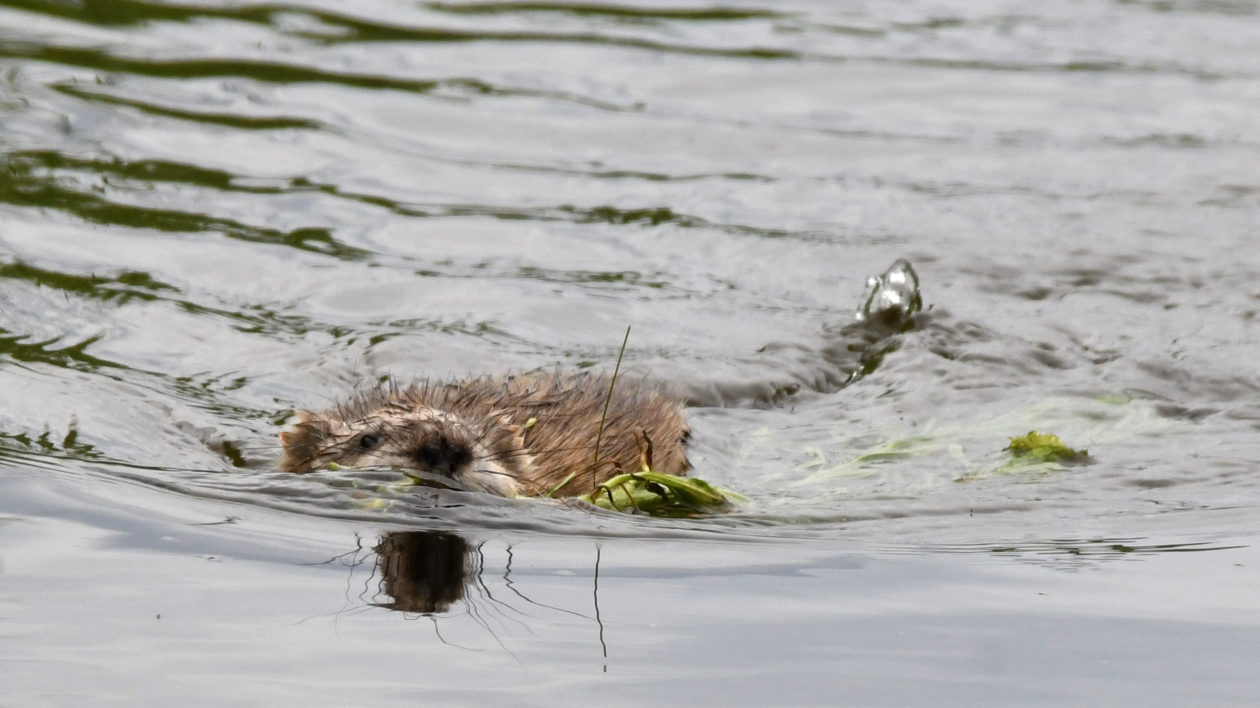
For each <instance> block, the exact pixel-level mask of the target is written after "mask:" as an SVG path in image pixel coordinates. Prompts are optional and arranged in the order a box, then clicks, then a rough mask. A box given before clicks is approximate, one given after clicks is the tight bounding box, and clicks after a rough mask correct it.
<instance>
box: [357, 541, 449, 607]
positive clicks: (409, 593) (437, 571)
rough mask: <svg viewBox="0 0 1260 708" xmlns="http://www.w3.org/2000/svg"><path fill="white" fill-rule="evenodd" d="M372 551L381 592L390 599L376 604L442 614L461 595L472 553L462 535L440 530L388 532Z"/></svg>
mask: <svg viewBox="0 0 1260 708" xmlns="http://www.w3.org/2000/svg"><path fill="white" fill-rule="evenodd" d="M373 550H374V551H376V554H377V567H378V568H379V569H380V573H381V585H380V589H381V592H383V593H384V594H385V595H388V596H389V598H390V601H389V602H378V603H375V604H376V605H377V606H378V607H386V608H389V609H391V610H401V611H403V612H425V613H429V612H438V613H441V612H446V611H447V610H449V609H450V606H451V604H452V603H454V602H456V601H458V600H462V599H463V598H464V588H465V587H466V586H467V585H468V583H469V569H470V567H471V553H470V552H469V548H468V542H467V541H465V540H464V539H463V537H461V536H458V535H456V534H453V533H443V532H440V531H403V532H397V533H388V534H385V535H384V536H382V537H381V541H380V543H378V544H376V547H375V548H374V549H373Z"/></svg>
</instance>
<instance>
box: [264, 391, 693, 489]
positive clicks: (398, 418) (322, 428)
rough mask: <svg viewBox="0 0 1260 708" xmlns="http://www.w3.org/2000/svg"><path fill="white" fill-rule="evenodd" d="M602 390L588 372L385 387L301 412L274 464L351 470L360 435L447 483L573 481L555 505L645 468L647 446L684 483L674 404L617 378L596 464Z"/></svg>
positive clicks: (547, 484) (681, 424)
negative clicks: (471, 470) (458, 474)
mask: <svg viewBox="0 0 1260 708" xmlns="http://www.w3.org/2000/svg"><path fill="white" fill-rule="evenodd" d="M608 390H609V379H608V377H606V376H602V375H597V374H586V373H581V374H574V375H564V374H559V373H553V374H537V373H536V374H522V375H517V376H509V377H501V378H495V377H484V378H474V379H467V380H463V381H454V382H445V383H432V382H424V383H417V384H412V385H410V386H406V387H398V386H396V385H392V384H391V385H387V386H384V387H382V388H379V389H375V390H372V391H368V392H364V393H360V394H358V395H355V396H354V397H352V398H351V399H349V400H348V401H346V402H344V403H341V404H339V405H337V406H334V407H333V408H331V409H330V410H327V411H324V412H322V413H311V412H308V411H300V412H299V415H298V421H297V422H296V423H295V424H294V425H293V427H292V428H291V429H290V430H289V431H286V432H284V433H282V434H281V436H280V437H281V443H282V445H283V447H284V458H283V459H282V460H281V463H280V466H281V468H282V469H284V470H286V471H289V472H309V471H311V470H313V469H315V468H318V467H325V466H327V465H328V463H329V462H336V463H338V464H342V465H345V466H347V467H354V466H356V464H355V463H356V461H358V460H359V458H360V455H361V454H367V453H363V452H362V451H361V449H360V445H361V443H362V442H363V437H364V436H365V435H371V436H374V437H373V438H372V439H371V440H369V442H374V443H375V447H376V450H375V451H374V452H376V453H378V454H382V453H388V454H390V455H391V456H392V457H391V459H402V460H404V462H403V463H402V464H403V465H405V466H408V467H413V468H415V469H417V470H420V471H422V472H428V473H437V474H438V475H442V474H449V473H450V472H451V470H452V469H453V468H455V467H456V466H457V465H462V464H464V462H465V461H471V464H472V465H473V466H474V467H476V468H478V469H479V470H480V471H482V472H485V470H486V469H489V468H494V469H495V470H496V471H495V472H493V474H495V475H505V476H510V477H511V479H512V481H513V482H514V483H515V486H516V488H517V493H519V494H521V495H526V496H537V495H540V494H547V493H548V492H550V491H552V490H553V489H555V488H557V487H558V486H560V485H561V484H562V483H564V481H565V479H566V478H567V477H569V476H570V475H573V477H572V479H570V481H569V482H567V483H564V484H563V486H561V487H560V488H559V489H557V490H556V494H555V495H556V496H572V495H577V494H584V493H587V492H590V491H591V490H592V489H593V488H594V487H595V485H596V484H598V483H600V482H603V481H605V480H606V479H608V478H609V477H611V476H613V475H615V474H618V473H620V472H636V471H638V470H639V469H641V467H642V461H641V455H642V453H643V452H644V451H645V450H646V449H647V448H648V446H649V444H650V450H651V463H652V469H653V471H656V472H661V473H665V474H673V475H685V474H686V472H687V470H688V469H689V468H690V467H691V465H690V463H689V462H688V461H687V457H686V444H687V439H688V438H689V437H690V430H689V429H688V427H687V424H686V421H685V420H684V418H683V414H682V405H681V403H680V402H679V401H678V400H677V399H676V398H675V397H673V396H670V395H669V394H667V393H665V392H664V391H662V390H661V389H660V388H657V387H655V386H652V385H649V384H646V383H644V382H641V381H633V380H626V379H624V378H619V379H618V380H617V382H616V386H614V387H613V392H612V398H611V400H610V402H609V405H608V414H607V417H606V418H605V419H604V423H603V434H602V437H600V443H599V460H598V463H596V461H595V447H596V437H597V436H599V431H600V419H601V416H602V415H603V412H604V402H605V399H606V398H607V396H608ZM426 411H427V412H426ZM531 419H532V420H533V421H534V422H533V423H532V424H531V423H530V421H531ZM473 450H480V451H481V452H480V454H479V455H474V454H472V451H473ZM499 469H501V470H502V471H501V472H500V471H497V470H499ZM490 491H495V490H490ZM501 493H502V492H501Z"/></svg>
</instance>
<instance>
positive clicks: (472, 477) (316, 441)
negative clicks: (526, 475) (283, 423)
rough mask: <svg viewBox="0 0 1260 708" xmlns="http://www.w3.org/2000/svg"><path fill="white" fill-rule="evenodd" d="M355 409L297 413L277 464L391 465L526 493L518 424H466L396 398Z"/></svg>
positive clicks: (295, 468) (300, 467) (303, 468)
mask: <svg viewBox="0 0 1260 708" xmlns="http://www.w3.org/2000/svg"><path fill="white" fill-rule="evenodd" d="M361 408H364V406H361V405H360V406H356V407H343V408H342V409H338V410H333V411H328V412H324V413H312V412H310V411H298V419H297V422H295V423H294V424H293V426H292V427H291V428H290V429H289V430H287V431H285V432H283V433H281V434H280V444H281V445H282V446H283V448H284V457H283V459H281V461H280V467H281V469H283V470H285V471H287V472H296V473H305V472H311V471H314V470H316V469H319V468H321V467H327V466H329V463H336V464H338V465H341V466H344V467H398V468H401V469H405V470H415V471H418V472H422V473H426V474H428V475H431V476H435V477H437V478H440V479H450V480H454V481H455V482H457V483H459V484H462V485H464V486H467V487H470V488H473V489H479V490H482V491H486V492H491V493H493V494H498V495H501V496H506V497H512V496H517V495H519V494H521V493H525V491H526V490H524V489H522V485H521V483H520V480H519V477H520V475H519V474H518V473H519V471H520V470H522V469H524V468H525V467H526V466H527V465H528V464H529V463H530V460H529V459H528V453H527V452H526V451H525V449H524V443H523V439H522V436H521V431H520V429H519V427H517V426H513V425H511V423H510V421H508V420H507V419H506V418H498V417H496V418H494V419H492V420H484V421H470V420H466V419H464V418H461V417H459V416H457V415H454V414H452V413H449V412H447V411H442V410H437V409H434V408H428V407H423V406H411V405H406V404H402V403H384V404H382V405H380V406H379V407H375V408H372V409H370V410H358V409H361Z"/></svg>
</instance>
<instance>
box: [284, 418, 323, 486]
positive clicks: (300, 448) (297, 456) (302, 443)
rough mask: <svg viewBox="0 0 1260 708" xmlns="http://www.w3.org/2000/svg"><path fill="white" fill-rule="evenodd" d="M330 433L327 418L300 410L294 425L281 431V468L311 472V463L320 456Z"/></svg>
mask: <svg viewBox="0 0 1260 708" xmlns="http://www.w3.org/2000/svg"><path fill="white" fill-rule="evenodd" d="M328 434H329V427H328V421H327V420H325V419H323V418H322V417H320V416H319V415H316V414H315V413H311V412H310V411H298V412H297V422H295V423H294V424H293V427H292V428H290V429H288V430H286V431H284V432H283V433H280V445H281V447H283V448H284V457H283V458H281V460H280V469H282V470H284V471H285V472H296V473H302V472H310V471H311V463H313V462H314V461H315V460H316V459H317V458H318V457H319V453H320V451H321V449H322V448H323V447H324V441H325V440H326V439H327V438H328Z"/></svg>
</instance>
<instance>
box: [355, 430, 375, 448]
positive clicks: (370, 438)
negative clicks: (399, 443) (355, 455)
mask: <svg viewBox="0 0 1260 708" xmlns="http://www.w3.org/2000/svg"><path fill="white" fill-rule="evenodd" d="M378 442H380V439H379V438H377V437H376V436H375V435H373V434H371V433H368V434H367V435H364V436H363V437H361V438H359V449H360V450H371V449H372V448H374V447H376V443H378Z"/></svg>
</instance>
